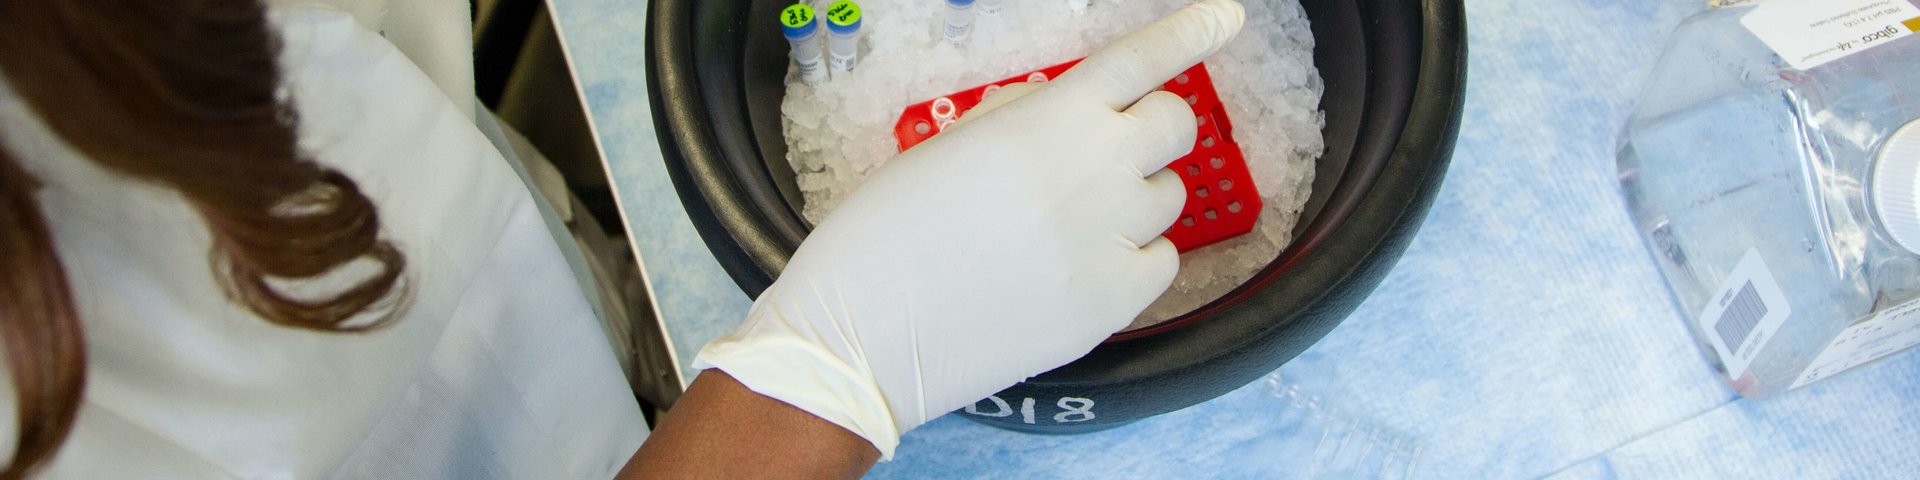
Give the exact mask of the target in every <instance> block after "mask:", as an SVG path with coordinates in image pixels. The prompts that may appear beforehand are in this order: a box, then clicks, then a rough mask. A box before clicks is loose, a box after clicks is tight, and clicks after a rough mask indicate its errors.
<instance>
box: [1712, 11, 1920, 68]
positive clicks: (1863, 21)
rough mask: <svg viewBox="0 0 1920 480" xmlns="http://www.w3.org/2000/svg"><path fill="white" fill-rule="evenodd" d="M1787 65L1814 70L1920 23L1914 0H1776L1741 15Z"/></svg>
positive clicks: (1909, 31) (1902, 34)
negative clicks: (1743, 15)
mask: <svg viewBox="0 0 1920 480" xmlns="http://www.w3.org/2000/svg"><path fill="white" fill-rule="evenodd" d="M1740 24H1741V25H1745V26H1746V27H1747V30H1749V31H1752V32H1753V35H1754V36H1756V37H1760V41H1761V42H1764V43H1766V44H1767V46H1768V47H1771V48H1773V51H1774V53H1777V54H1779V55H1780V58H1782V59H1784V60H1786V61H1787V64H1788V65H1791V66H1793V68H1797V69H1801V70H1810V69H1812V68H1814V67H1818V66H1820V65H1822V64H1825V63H1827V62H1831V61H1834V60H1839V59H1841V58H1846V57H1847V56H1849V55H1853V54H1856V53H1860V52H1864V51H1866V50H1868V49H1871V48H1873V47H1878V46H1881V45H1885V44H1887V43H1891V42H1892V41H1893V40H1895V39H1898V38H1901V37H1905V36H1907V35H1912V34H1913V31H1914V30H1915V29H1920V7H1915V6H1914V4H1913V0H1773V1H1769V2H1760V3H1758V4H1757V5H1755V6H1754V8H1753V11H1752V12H1748V13H1747V15H1746V16H1745V17H1741V18H1740Z"/></svg>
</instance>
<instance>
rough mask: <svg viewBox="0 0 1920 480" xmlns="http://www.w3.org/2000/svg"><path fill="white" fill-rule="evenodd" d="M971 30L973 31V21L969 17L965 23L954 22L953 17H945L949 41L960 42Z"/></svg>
mask: <svg viewBox="0 0 1920 480" xmlns="http://www.w3.org/2000/svg"><path fill="white" fill-rule="evenodd" d="M923 31H924V30H923ZM972 31H973V22H972V21H971V19H969V20H968V21H967V22H966V23H956V22H954V21H953V19H947V41H949V42H953V43H960V42H962V41H965V40H966V39H967V34H968V33H971V32H972Z"/></svg>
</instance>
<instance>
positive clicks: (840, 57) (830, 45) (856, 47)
mask: <svg viewBox="0 0 1920 480" xmlns="http://www.w3.org/2000/svg"><path fill="white" fill-rule="evenodd" d="M827 51H828V52H829V53H831V54H832V56H833V71H836V72H846V71H852V70H853V65H854V64H856V63H859V62H860V4H857V3H853V2H852V1H850V0H840V1H838V2H833V4H832V5H828V6H827Z"/></svg>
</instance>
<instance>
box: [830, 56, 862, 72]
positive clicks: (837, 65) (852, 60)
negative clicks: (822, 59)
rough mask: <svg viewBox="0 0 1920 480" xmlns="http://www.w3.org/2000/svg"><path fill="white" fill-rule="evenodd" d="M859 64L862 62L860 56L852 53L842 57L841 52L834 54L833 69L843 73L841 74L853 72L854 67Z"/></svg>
mask: <svg viewBox="0 0 1920 480" xmlns="http://www.w3.org/2000/svg"><path fill="white" fill-rule="evenodd" d="M859 62H860V56H859V55H856V54H851V53H850V54H846V55H841V54H840V52H833V69H834V70H835V71H841V72H845V71H851V70H853V65H854V64H856V63H859Z"/></svg>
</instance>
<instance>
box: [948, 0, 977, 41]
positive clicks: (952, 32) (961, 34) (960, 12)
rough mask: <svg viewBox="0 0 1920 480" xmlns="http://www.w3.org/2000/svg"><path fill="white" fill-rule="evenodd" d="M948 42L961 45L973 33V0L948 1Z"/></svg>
mask: <svg viewBox="0 0 1920 480" xmlns="http://www.w3.org/2000/svg"><path fill="white" fill-rule="evenodd" d="M946 2H947V22H946V23H947V28H946V37H947V41H949V42H953V43H956V44H957V43H960V42H964V41H966V40H967V35H969V34H972V33H973V0H946Z"/></svg>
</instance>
